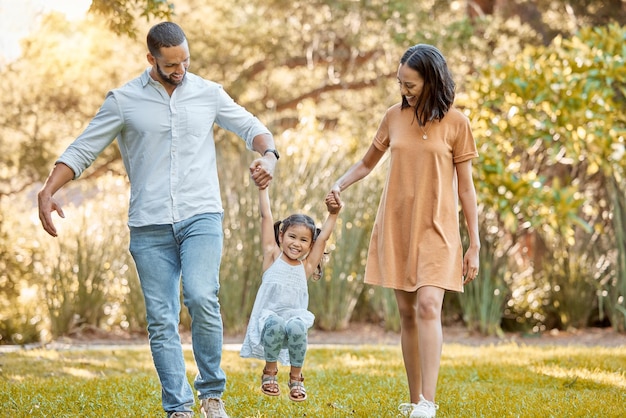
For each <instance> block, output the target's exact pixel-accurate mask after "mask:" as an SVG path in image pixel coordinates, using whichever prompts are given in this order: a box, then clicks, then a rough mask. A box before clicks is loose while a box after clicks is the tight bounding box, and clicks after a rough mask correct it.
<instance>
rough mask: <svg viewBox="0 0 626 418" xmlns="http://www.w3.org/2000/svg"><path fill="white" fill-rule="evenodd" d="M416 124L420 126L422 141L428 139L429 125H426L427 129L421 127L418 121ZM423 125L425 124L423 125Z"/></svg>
mask: <svg viewBox="0 0 626 418" xmlns="http://www.w3.org/2000/svg"><path fill="white" fill-rule="evenodd" d="M417 126H419V127H420V130H421V131H422V134H423V135H422V139H423V140H424V141H426V140H427V139H428V131H429V130H430V126H429V127H428V129H426V130H424V128H423V127H422V125H420V124H419V122H418V123H417ZM424 126H425V125H424ZM431 126H432V125H431Z"/></svg>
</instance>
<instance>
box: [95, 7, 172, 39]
mask: <svg viewBox="0 0 626 418" xmlns="http://www.w3.org/2000/svg"><path fill="white" fill-rule="evenodd" d="M89 11H90V12H91V13H95V14H99V15H101V16H103V17H105V18H106V20H107V21H108V26H109V28H110V29H111V30H112V31H113V32H115V33H118V34H125V35H128V36H130V37H131V38H135V37H136V36H137V26H136V20H137V18H138V17H143V18H145V19H146V21H149V20H150V19H151V18H155V19H159V20H170V19H171V18H172V16H173V15H174V4H173V2H170V1H168V0H92V2H91V7H90V8H89Z"/></svg>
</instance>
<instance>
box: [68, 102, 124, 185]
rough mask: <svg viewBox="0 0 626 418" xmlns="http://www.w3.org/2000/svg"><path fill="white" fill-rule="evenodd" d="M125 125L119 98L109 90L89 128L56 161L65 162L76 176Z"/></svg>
mask: <svg viewBox="0 0 626 418" xmlns="http://www.w3.org/2000/svg"><path fill="white" fill-rule="evenodd" d="M122 126H123V118H122V113H121V111H120V109H119V107H118V104H117V100H116V99H115V96H114V95H113V93H112V92H109V93H108V94H107V96H106V98H105V100H104V103H103V104H102V106H101V107H100V109H99V110H98V113H96V116H95V117H94V118H93V119H92V120H91V122H89V125H88V126H87V128H86V129H85V130H84V131H83V133H82V134H80V136H79V137H78V138H76V140H74V142H72V143H71V144H70V146H69V147H68V148H67V149H66V150H65V152H63V154H61V156H60V157H59V159H58V160H57V161H56V163H57V164H58V163H63V164H65V165H67V166H68V167H69V168H71V169H72V171H74V178H75V179H76V178H78V177H80V175H81V174H82V173H83V172H84V171H85V169H87V168H88V167H89V166H90V165H91V164H92V163H93V162H94V160H95V159H96V157H98V155H99V154H100V153H101V152H102V151H103V150H104V149H105V148H106V147H107V146H108V145H110V144H111V142H113V141H114V140H115V138H116V137H117V136H118V134H119V133H120V132H121V130H122Z"/></svg>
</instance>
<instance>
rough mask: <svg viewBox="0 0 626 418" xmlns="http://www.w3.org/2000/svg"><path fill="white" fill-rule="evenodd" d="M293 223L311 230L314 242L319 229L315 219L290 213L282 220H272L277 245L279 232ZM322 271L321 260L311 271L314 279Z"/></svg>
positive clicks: (284, 230) (319, 275)
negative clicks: (313, 270)
mask: <svg viewBox="0 0 626 418" xmlns="http://www.w3.org/2000/svg"><path fill="white" fill-rule="evenodd" d="M294 225H304V226H305V227H307V228H308V229H309V230H310V231H311V238H312V241H313V242H315V240H316V239H317V236H318V235H319V234H320V231H321V230H320V229H319V228H318V227H317V226H315V221H314V220H313V218H311V217H310V216H307V215H302V214H300V213H296V214H294V215H290V216H288V217H287V218H285V219H283V220H282V221H276V222H274V239H275V240H276V244H278V246H280V239H279V238H278V237H279V235H280V232H281V231H283V233H284V232H286V231H287V230H288V229H289V227H291V226H294ZM324 254H326V253H324ZM323 260H324V257H322V261H323ZM322 273H323V271H322V262H321V261H320V263H319V264H318V265H317V268H316V269H315V272H314V273H313V278H314V280H319V279H320V278H321V277H322Z"/></svg>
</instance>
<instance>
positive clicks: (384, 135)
mask: <svg viewBox="0 0 626 418" xmlns="http://www.w3.org/2000/svg"><path fill="white" fill-rule="evenodd" d="M372 144H373V145H374V146H375V147H376V148H378V149H379V150H380V151H383V152H384V151H387V149H388V148H389V111H387V112H386V113H385V116H384V117H383V120H381V121H380V125H378V131H376V135H374V141H373V142H372Z"/></svg>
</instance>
